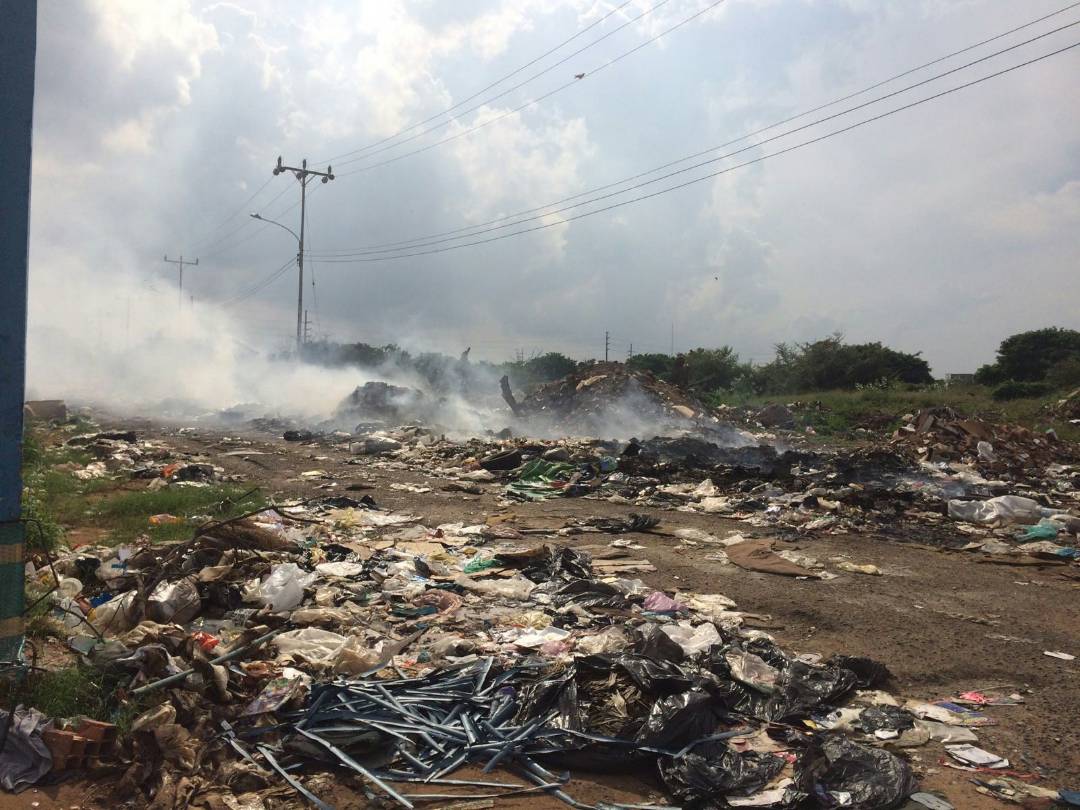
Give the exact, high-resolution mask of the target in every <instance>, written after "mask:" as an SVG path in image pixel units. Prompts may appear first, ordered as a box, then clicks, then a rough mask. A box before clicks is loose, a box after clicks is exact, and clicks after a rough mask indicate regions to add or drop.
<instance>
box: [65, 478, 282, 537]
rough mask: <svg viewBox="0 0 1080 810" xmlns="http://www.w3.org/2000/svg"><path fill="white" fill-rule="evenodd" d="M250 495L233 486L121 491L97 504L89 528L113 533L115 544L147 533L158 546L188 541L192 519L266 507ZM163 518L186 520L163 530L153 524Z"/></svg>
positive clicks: (91, 513) (92, 508)
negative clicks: (155, 516)
mask: <svg viewBox="0 0 1080 810" xmlns="http://www.w3.org/2000/svg"><path fill="white" fill-rule="evenodd" d="M248 492H249V490H247V489H244V488H243V487H237V486H231V485H219V486H209V487H176V486H173V487H169V488H167V489H159V490H135V491H132V490H121V491H117V492H114V493H111V494H108V495H106V496H104V497H101V498H100V499H98V500H97V501H96V502H95V503H93V504H92V505H91V506H90V508H89V510H88V515H87V519H86V520H85V524H86V525H90V526H94V527H97V528H104V529H107V530H109V533H110V538H109V539H110V541H111V542H113V543H122V542H126V541H128V540H132V539H134V538H135V537H137V536H138V535H140V534H144V533H145V534H147V535H149V537H150V539H151V540H152V541H154V542H170V541H173V540H184V539H187V538H188V537H190V536H191V530H192V526H193V523H192V522H191V519H192V518H195V517H201V516H207V517H211V518H214V519H222V518H229V517H235V516H236V515H239V514H243V513H244V512H250V511H252V510H255V509H258V508H260V507H261V506H263V505H264V504H265V499H264V498H262V497H261V496H260V495H259V494H258V493H254V494H250V495H248ZM245 495H247V497H246V498H245V497H244V496H245ZM162 514H168V515H175V516H176V517H179V518H183V519H184V520H183V522H182V523H166V524H164V525H161V526H151V525H150V524H149V519H150V517H151V516H153V515H162Z"/></svg>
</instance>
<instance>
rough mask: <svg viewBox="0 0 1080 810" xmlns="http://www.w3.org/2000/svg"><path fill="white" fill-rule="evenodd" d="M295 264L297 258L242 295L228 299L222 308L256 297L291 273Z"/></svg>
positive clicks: (222, 304) (238, 294) (290, 260)
mask: <svg viewBox="0 0 1080 810" xmlns="http://www.w3.org/2000/svg"><path fill="white" fill-rule="evenodd" d="M294 264H296V259H295V258H291V259H289V260H288V261H287V262H285V264H283V265H281V267H279V268H278V269H277V270H274V271H273V272H272V273H270V275H268V276H266V277H265V278H263V279H262V280H260V281H257V282H256V283H255V284H254V285H253V286H251V287H249V288H248V289H246V290H244V291H242V292H240V293H237V294H236V295H234V296H232V297H231V298H227V299H226V300H225V301H223V302H222V303H221V306H222V307H234V306H236V305H237V304H240V303H242V302H244V301H246V300H247V299H249V298H251V297H252V296H253V295H256V294H258V293H260V292H262V291H263V290H264V289H266V288H267V287H269V286H270V285H271V284H273V283H274V282H275V281H277V280H278V279H279V278H281V277H282V276H283V275H285V273H287V272H288V271H289V269H290V268H291V267H292V266H293V265H294Z"/></svg>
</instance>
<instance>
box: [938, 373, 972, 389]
mask: <svg viewBox="0 0 1080 810" xmlns="http://www.w3.org/2000/svg"><path fill="white" fill-rule="evenodd" d="M974 384H975V375H974V374H946V375H945V385H946V386H949V385H974Z"/></svg>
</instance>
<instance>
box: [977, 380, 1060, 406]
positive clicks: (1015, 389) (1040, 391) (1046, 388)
mask: <svg viewBox="0 0 1080 810" xmlns="http://www.w3.org/2000/svg"><path fill="white" fill-rule="evenodd" d="M1052 390H1053V387H1052V386H1050V385H1048V384H1047V383H1041V382H1019V381H1018V380H1009V381H1008V382H1004V383H1002V384H1001V385H999V386H998V387H997V388H995V389H994V392H993V393H992V394H991V396H992V397H993V398H994V399H996V400H998V401H999V402H1007V401H1009V400H1011V399H1038V398H1039V397H1045V396H1046V395H1047V394H1049V393H1050V392H1051V391H1052Z"/></svg>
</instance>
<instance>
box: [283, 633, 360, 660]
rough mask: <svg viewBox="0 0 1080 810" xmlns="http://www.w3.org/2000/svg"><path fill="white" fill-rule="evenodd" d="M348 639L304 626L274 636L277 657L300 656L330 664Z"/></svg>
mask: <svg viewBox="0 0 1080 810" xmlns="http://www.w3.org/2000/svg"><path fill="white" fill-rule="evenodd" d="M347 640H348V639H346V638H345V636H343V635H340V634H338V633H331V632H330V631H329V630H320V629H318V628H317V627H305V628H304V629H303V630H289V631H286V632H284V633H281V634H280V635H278V636H276V637H275V638H274V645H275V646H276V647H277V649H278V658H279V659H281V658H285V657H292V656H300V657H301V658H303V659H304V660H306V661H310V662H312V663H313V664H330V663H332V662H333V661H334V660H335V659H336V658H337V655H338V653H339V652H340V651H341V650H342V648H344V646H345V643H346V641H347Z"/></svg>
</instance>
